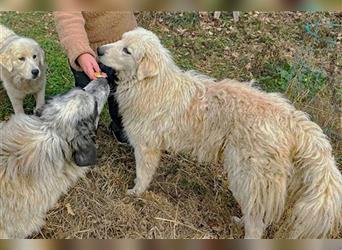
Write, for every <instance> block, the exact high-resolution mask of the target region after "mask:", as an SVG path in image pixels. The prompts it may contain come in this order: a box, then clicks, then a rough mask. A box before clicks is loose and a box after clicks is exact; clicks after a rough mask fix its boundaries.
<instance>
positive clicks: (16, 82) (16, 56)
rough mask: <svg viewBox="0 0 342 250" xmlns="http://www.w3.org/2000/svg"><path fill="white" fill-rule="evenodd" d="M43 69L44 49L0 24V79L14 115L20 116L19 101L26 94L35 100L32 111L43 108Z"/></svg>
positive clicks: (44, 79) (44, 80) (21, 106)
mask: <svg viewBox="0 0 342 250" xmlns="http://www.w3.org/2000/svg"><path fill="white" fill-rule="evenodd" d="M46 68H47V66H46V64H45V59H44V50H43V49H42V48H41V47H40V46H39V44H38V43H37V42H36V41H35V40H33V39H31V38H27V37H22V36H18V35H17V34H16V33H14V32H13V31H12V30H10V29H8V28H6V27H5V26H3V25H1V24H0V80H1V81H2V82H3V86H4V88H5V89H6V91H7V95H8V97H9V99H10V100H11V103H12V106H13V110H14V113H16V114H18V113H24V107H23V100H24V98H25V97H26V96H27V95H29V94H33V95H34V97H35V99H36V109H38V108H40V107H41V106H43V105H44V102H45V84H46Z"/></svg>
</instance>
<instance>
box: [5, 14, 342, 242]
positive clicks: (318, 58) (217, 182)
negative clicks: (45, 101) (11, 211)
mask: <svg viewBox="0 0 342 250" xmlns="http://www.w3.org/2000/svg"><path fill="white" fill-rule="evenodd" d="M44 15H45V14H44ZM46 15H48V14H46ZM8 18H10V17H8ZM47 18H51V17H50V16H49V17H47ZM137 18H138V22H139V24H140V25H141V26H143V27H146V28H148V29H151V30H153V31H155V32H156V33H157V34H158V35H159V36H160V38H161V40H162V42H163V44H164V45H165V46H166V47H167V48H169V49H170V50H171V52H172V54H173V55H174V58H175V61H176V62H177V63H178V64H179V65H180V66H181V67H183V68H184V69H196V70H198V71H201V72H203V73H206V74H209V75H211V76H213V77H217V78H224V77H228V78H236V79H239V80H251V79H256V80H257V81H258V85H259V87H261V88H263V89H265V90H266V91H279V92H282V93H284V94H285V95H286V96H287V97H288V98H289V99H290V100H291V101H292V102H294V104H295V105H296V107H297V108H300V109H302V110H304V111H306V112H308V113H309V114H310V115H311V117H312V119H313V120H314V121H315V122H317V123H318V124H319V125H320V126H322V128H323V129H324V132H325V133H326V134H327V135H328V136H329V137H330V139H331V141H332V144H333V148H334V155H335V157H336V160H337V162H338V166H339V168H340V169H341V167H342V166H341V165H342V164H341V162H342V142H341V138H342V137H341V135H342V130H341V129H342V127H341V123H342V117H341V111H342V109H341V103H342V86H341V70H342V57H341V55H342V53H341V52H342V50H341V42H342V13H299V12H295V13H294V12H283V13H259V12H250V13H242V15H241V18H240V21H239V22H237V23H234V22H233V18H232V13H231V12H225V13H222V14H221V17H220V19H214V17H213V13H197V12H193V13H165V12H153V13H149V12H144V13H137ZM4 20H9V19H4ZM8 22H11V20H10V21H8ZM23 29H24V28H23ZM52 33H53V34H55V31H54V30H52ZM51 74H52V73H51ZM51 93H53V92H51ZM0 94H1V93H0ZM6 103H7V101H6ZM7 104H8V103H7ZM6 112H7V111H6ZM3 117H6V116H3ZM108 121H109V120H108V115H107V116H106V115H104V117H103V119H102V121H101V123H100V127H99V130H98V136H97V143H98V149H99V163H98V165H97V166H96V167H94V168H93V169H92V170H91V171H90V172H89V173H88V174H87V178H85V179H83V180H80V181H79V182H78V183H77V185H76V186H74V187H73V188H71V189H70V191H69V192H68V193H67V194H66V195H64V196H63V197H62V198H61V199H60V200H59V202H58V203H57V204H56V206H55V208H54V209H52V210H51V211H50V212H49V213H48V216H47V219H46V225H45V226H44V228H43V229H42V230H41V232H39V233H37V234H35V235H33V236H32V238H49V239H50V238H58V239H62V238H67V239H68V238H100V239H109V238H134V239H136V238H149V239H155V238H158V239H160V238H168V239H180V238H181V239H190V238H191V239H192V238H200V239H202V238H215V239H218V238H219V239H223V238H224V239H230V238H243V235H244V232H243V229H242V228H241V227H240V226H239V225H237V224H235V223H234V222H233V221H232V219H231V217H232V216H241V211H240V209H239V205H238V204H237V203H236V201H235V200H234V197H233V196H232V194H231V193H230V191H229V189H228V187H229V183H228V182H227V179H226V175H225V173H224V172H223V169H222V167H221V166H219V165H203V164H199V163H197V162H196V161H194V160H193V159H191V158H189V157H187V156H184V155H169V154H166V153H165V154H164V155H163V158H162V162H161V167H160V168H159V169H158V171H157V173H156V175H155V177H154V179H153V181H152V184H151V186H150V188H149V191H148V192H146V193H145V194H143V195H142V196H141V197H131V196H128V195H126V190H127V189H128V188H130V187H132V186H133V180H134V178H135V168H134V165H135V163H134V156H133V150H132V149H131V148H129V147H126V146H120V145H118V144H117V143H116V142H115V140H114V139H113V138H112V137H111V136H110V135H109V134H108V132H107V129H106V126H107V123H108ZM277 227H278V225H273V226H271V227H269V228H268V229H267V231H266V234H265V238H272V237H273V235H274V232H275V231H276V229H277ZM332 237H333V238H342V231H341V232H335V233H334V235H332Z"/></svg>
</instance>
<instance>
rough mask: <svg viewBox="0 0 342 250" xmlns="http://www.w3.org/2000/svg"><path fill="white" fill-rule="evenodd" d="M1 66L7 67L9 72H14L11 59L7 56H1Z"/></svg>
mask: <svg viewBox="0 0 342 250" xmlns="http://www.w3.org/2000/svg"><path fill="white" fill-rule="evenodd" d="M0 64H1V65H2V66H3V67H5V69H7V70H8V71H9V72H12V70H13V65H12V61H11V59H10V57H9V56H8V55H6V54H0Z"/></svg>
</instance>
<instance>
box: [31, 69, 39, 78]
mask: <svg viewBox="0 0 342 250" xmlns="http://www.w3.org/2000/svg"><path fill="white" fill-rule="evenodd" d="M31 73H32V75H33V76H34V77H36V76H38V74H39V69H33V70H32V71H31Z"/></svg>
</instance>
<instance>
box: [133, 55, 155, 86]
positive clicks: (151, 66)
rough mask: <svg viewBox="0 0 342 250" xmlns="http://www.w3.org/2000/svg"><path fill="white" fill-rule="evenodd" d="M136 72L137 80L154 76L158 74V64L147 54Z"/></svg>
mask: <svg viewBox="0 0 342 250" xmlns="http://www.w3.org/2000/svg"><path fill="white" fill-rule="evenodd" d="M137 74H138V80H139V81H142V80H144V79H145V78H148V77H153V76H156V75H157V74H158V66H157V64H156V63H155V62H154V61H153V60H151V59H150V58H148V56H145V57H144V58H143V59H142V60H141V62H140V65H139V67H138V73H137Z"/></svg>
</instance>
